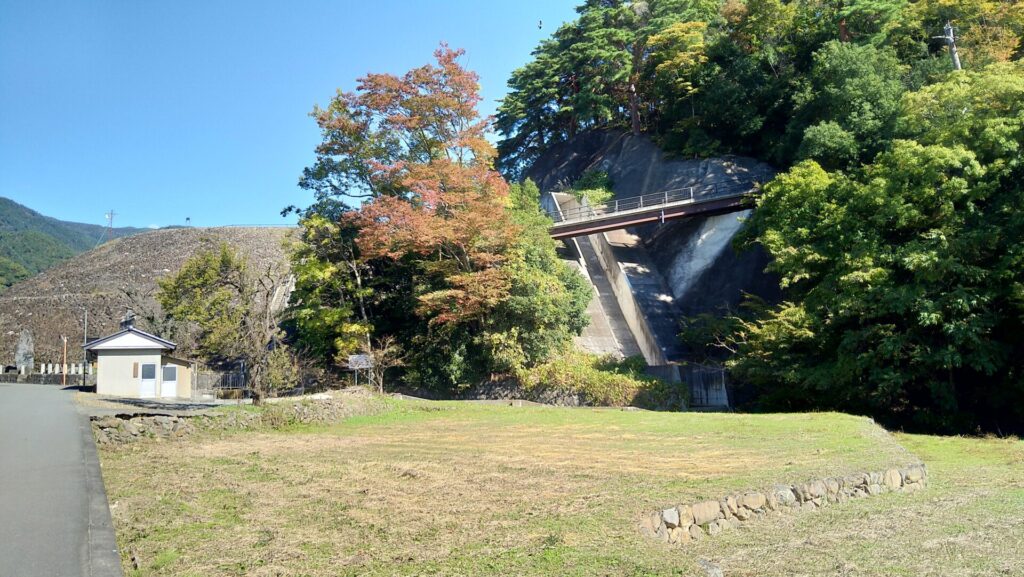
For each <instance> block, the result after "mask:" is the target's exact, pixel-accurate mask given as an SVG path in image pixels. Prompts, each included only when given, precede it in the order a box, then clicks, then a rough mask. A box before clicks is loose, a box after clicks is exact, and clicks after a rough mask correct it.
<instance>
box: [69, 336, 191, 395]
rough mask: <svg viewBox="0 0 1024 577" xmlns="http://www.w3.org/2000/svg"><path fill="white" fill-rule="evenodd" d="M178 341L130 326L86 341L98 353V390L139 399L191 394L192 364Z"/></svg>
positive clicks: (106, 393)
mask: <svg viewBox="0 0 1024 577" xmlns="http://www.w3.org/2000/svg"><path fill="white" fill-rule="evenodd" d="M175 348H177V345H176V344H174V343H172V342H171V341H168V340H165V339H162V338H160V337H158V336H156V335H151V334H149V333H147V332H146V331H142V330H139V329H137V328H135V327H133V326H129V327H127V328H125V329H122V330H121V331H119V332H116V333H114V334H112V335H109V336H106V337H103V338H102V339H97V340H95V341H92V342H90V343H89V344H87V345H85V350H86V351H88V352H89V353H91V354H93V355H95V357H96V392H97V393H99V394H101V395H114V396H118V397H130V398H138V399H155V398H191V396H192V366H191V363H189V362H188V361H184V360H181V359H176V358H174V357H172V356H170V353H172V352H174V349H175Z"/></svg>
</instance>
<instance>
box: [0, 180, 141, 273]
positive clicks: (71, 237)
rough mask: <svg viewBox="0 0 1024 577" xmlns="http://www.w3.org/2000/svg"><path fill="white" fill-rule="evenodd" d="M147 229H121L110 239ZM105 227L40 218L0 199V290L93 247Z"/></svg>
mask: <svg viewBox="0 0 1024 577" xmlns="http://www.w3.org/2000/svg"><path fill="white" fill-rule="evenodd" d="M146 230H148V229H143V228H132V227H122V228H115V229H113V231H112V236H113V237H114V238H119V237H124V236H130V235H133V234H138V233H140V232H144V231H146ZM104 232H105V227H103V226H100V225H97V224H84V223H80V222H67V221H63V220H58V219H56V218H51V217H49V216H44V215H42V214H39V213H38V212H36V211H34V210H32V209H31V208H28V207H27V206H24V205H21V204H18V203H17V202H14V201H13V200H11V199H9V198H3V197H0V290H2V289H3V287H5V286H8V285H11V284H13V283H14V282H17V281H19V280H22V279H24V278H27V277H29V276H31V275H34V274H36V273H38V272H40V271H43V270H46V269H48V268H50V267H51V266H53V265H55V264H57V263H59V262H63V261H65V260H67V259H69V258H71V257H72V256H74V255H76V254H79V253H82V252H85V251H87V250H89V249H91V248H93V247H95V246H96V243H97V241H99V240H100V239H101V238H103V235H104Z"/></svg>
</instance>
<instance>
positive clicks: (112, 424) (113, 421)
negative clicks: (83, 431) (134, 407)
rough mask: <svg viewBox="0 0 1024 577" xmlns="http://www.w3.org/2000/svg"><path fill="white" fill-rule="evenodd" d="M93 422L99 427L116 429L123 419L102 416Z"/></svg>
mask: <svg viewBox="0 0 1024 577" xmlns="http://www.w3.org/2000/svg"><path fill="white" fill-rule="evenodd" d="M92 423H93V424H94V425H96V426H97V427H100V428H101V429H116V428H117V427H119V426H120V425H121V419H118V418H117V417H113V416H110V417H100V418H99V419H96V420H95V421H93V422H92Z"/></svg>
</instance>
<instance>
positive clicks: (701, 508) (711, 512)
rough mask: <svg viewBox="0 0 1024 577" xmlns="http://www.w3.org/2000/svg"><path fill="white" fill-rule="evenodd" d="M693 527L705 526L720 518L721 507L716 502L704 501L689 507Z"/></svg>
mask: <svg viewBox="0 0 1024 577" xmlns="http://www.w3.org/2000/svg"><path fill="white" fill-rule="evenodd" d="M691 510H692V511H693V522H694V524H695V525H706V524H708V523H710V522H712V521H714V520H715V519H719V518H721V517H722V507H721V505H720V504H719V503H718V501H704V502H702V503H697V504H696V505H693V506H692V507H691Z"/></svg>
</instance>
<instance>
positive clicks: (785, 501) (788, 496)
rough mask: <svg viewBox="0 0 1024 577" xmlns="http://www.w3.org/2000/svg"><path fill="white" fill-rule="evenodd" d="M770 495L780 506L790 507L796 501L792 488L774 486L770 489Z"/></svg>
mask: <svg viewBox="0 0 1024 577" xmlns="http://www.w3.org/2000/svg"><path fill="white" fill-rule="evenodd" d="M772 494H773V495H774V496H775V498H776V500H777V501H778V502H779V504H780V505H784V506H789V507H791V506H793V504H794V503H796V501H797V499H796V495H795V494H794V493H793V488H792V487H790V486H789V485H775V486H774V487H772Z"/></svg>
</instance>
